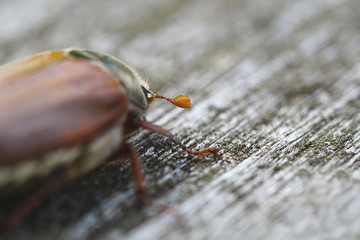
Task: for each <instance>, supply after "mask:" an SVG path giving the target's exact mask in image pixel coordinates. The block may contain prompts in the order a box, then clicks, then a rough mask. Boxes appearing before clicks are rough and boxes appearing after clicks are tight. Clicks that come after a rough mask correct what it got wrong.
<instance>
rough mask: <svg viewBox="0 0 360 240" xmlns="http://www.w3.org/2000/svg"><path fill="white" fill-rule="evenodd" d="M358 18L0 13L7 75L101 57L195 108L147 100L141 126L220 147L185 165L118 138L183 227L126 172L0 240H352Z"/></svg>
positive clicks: (226, 6) (246, 4)
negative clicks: (63, 60)
mask: <svg viewBox="0 0 360 240" xmlns="http://www.w3.org/2000/svg"><path fill="white" fill-rule="evenodd" d="M52 5H57V7H56V8H54V7H50V6H52ZM359 7H360V4H359V2H358V1H356V0H328V1H323V0H304V1H286V0H274V1H266V2H265V1H258V0H255V1H250V0H243V1H236V0H233V1H231V0H224V1H215V0H193V1H180V0H156V1H155V0H152V1H148V0H139V1H134V2H133V1H132V2H130V1H115V0H113V1H106V2H99V1H87V2H86V3H85V2H78V1H77V2H74V1H70V0H64V1H61V2H59V1H56V2H54V1H45V0H43V1H41V0H39V1H37V3H36V4H31V5H29V3H28V1H24V0H18V1H4V2H2V3H0V20H2V22H3V23H4V27H3V28H2V29H0V58H1V61H2V62H3V63H4V62H8V61H10V60H13V59H15V58H18V57H20V56H25V55H29V54H33V53H35V52H37V51H42V50H46V49H55V48H63V47H70V46H77V47H86V48H91V49H98V50H102V51H106V52H109V53H111V54H113V55H115V56H118V57H120V58H121V59H123V60H125V61H126V62H128V63H130V64H131V65H133V66H135V67H136V68H137V69H138V70H139V71H140V72H142V73H143V75H145V76H148V77H149V79H150V84H151V86H152V89H153V90H154V91H159V92H160V94H162V95H166V96H168V97H175V96H177V95H179V94H185V95H189V97H190V98H191V100H192V103H193V107H192V108H191V109H189V110H182V109H177V108H174V107H173V106H171V105H170V104H167V103H166V102H162V101H160V100H159V101H157V102H155V103H154V104H153V106H152V107H151V108H150V109H149V111H148V114H147V115H146V117H147V119H148V120H151V121H153V122H154V123H156V124H158V125H161V126H163V127H165V128H167V129H169V130H171V131H172V132H173V133H174V134H176V135H177V136H178V137H179V138H181V139H183V142H184V143H185V144H186V145H187V146H189V147H190V148H191V149H195V150H198V149H201V148H206V147H210V146H211V147H217V148H219V149H221V151H220V153H221V157H220V158H219V159H216V160H214V159H213V158H212V157H211V156H206V157H200V158H197V157H189V156H188V155H186V154H185V153H183V152H182V151H181V150H180V149H179V147H177V146H175V145H173V144H172V143H171V142H170V141H169V140H166V139H164V138H162V137H160V136H157V135H154V134H151V133H148V132H146V131H140V132H139V133H137V134H135V135H133V136H131V137H130V139H129V142H131V143H133V144H134V146H135V147H136V149H137V151H138V154H139V155H140V157H141V159H142V161H143V164H144V172H145V176H146V183H147V185H148V188H149V191H150V194H151V196H153V198H154V200H155V201H156V202H159V203H164V204H169V205H172V206H176V208H177V209H178V210H179V211H180V212H181V213H182V214H183V218H184V222H183V224H179V223H178V222H176V221H175V219H174V218H172V217H171V216H169V215H167V214H156V213H154V212H153V211H151V209H148V208H146V207H142V206H141V204H140V203H139V202H138V201H137V200H136V197H135V195H134V189H133V186H134V183H133V182H132V175H131V170H130V166H129V162H128V161H126V160H125V159H124V160H121V161H119V162H114V163H111V164H108V165H105V166H103V167H101V168H100V169H98V170H96V171H94V172H92V173H91V174H89V175H87V176H85V177H84V178H82V179H79V180H78V181H76V182H75V183H73V184H72V185H71V186H68V187H65V188H64V189H63V190H62V191H60V192H59V193H57V194H55V195H53V196H52V197H51V198H50V199H49V200H48V201H47V203H45V204H44V205H43V206H42V207H41V208H40V209H38V210H37V211H36V212H34V214H32V215H31V216H30V218H29V219H28V220H27V221H26V222H25V223H24V225H23V226H22V227H21V228H20V229H19V230H18V231H17V232H16V233H14V234H13V235H12V236H10V237H9V238H10V239H15V238H16V239H28V238H32V239H49V237H50V236H51V238H52V239H219V238H221V239H358V238H359V237H360V228H359V226H360V220H359V219H360V194H359V193H360V190H359V189H360V188H359V182H360V181H359V180H360V172H359V158H360V131H359V130H360V127H359V123H360V115H359V110H360V104H359V97H360V81H359V78H360V65H359V62H360V61H359V60H360V45H359V44H358V43H359V40H360V34H359V33H360V25H359V19H360V15H359V13H358V9H359ZM14 9H16V11H17V12H18V15H12V14H11V13H12V12H13V11H14ZM20 16H21V17H20ZM24 22H26V23H27V24H23V23H24Z"/></svg>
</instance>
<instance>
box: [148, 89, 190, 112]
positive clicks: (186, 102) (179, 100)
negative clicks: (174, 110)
mask: <svg viewBox="0 0 360 240" xmlns="http://www.w3.org/2000/svg"><path fill="white" fill-rule="evenodd" d="M150 97H151V98H161V99H165V100H166V101H169V102H171V103H172V104H174V105H176V106H178V107H181V108H191V102H190V98H189V97H188V96H185V95H179V96H177V97H176V98H174V99H170V98H167V97H163V96H160V95H157V94H155V93H153V94H151V96H150Z"/></svg>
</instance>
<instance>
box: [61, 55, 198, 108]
mask: <svg viewBox="0 0 360 240" xmlns="http://www.w3.org/2000/svg"><path fill="white" fill-rule="evenodd" d="M67 51H68V53H69V55H71V56H73V57H77V58H83V59H86V60H88V61H90V62H93V63H94V64H96V63H99V62H101V63H102V64H104V65H105V66H106V67H107V68H109V69H110V70H111V72H112V73H114V74H115V76H116V77H117V78H118V79H119V81H121V84H122V85H123V86H124V87H125V88H126V91H127V97H128V98H129V100H130V103H131V108H132V110H133V111H135V112H137V114H139V115H142V113H143V112H144V111H145V110H146V109H147V108H148V105H149V104H150V103H151V102H152V101H153V100H154V99H155V98H160V99H165V100H167V101H169V102H171V103H172V104H174V105H176V106H178V107H181V108H190V107H191V103H190V99H189V98H188V97H187V96H184V95H179V96H177V97H176V98H174V99H170V98H167V97H163V96H160V95H157V94H154V93H153V92H151V91H150V89H149V84H148V82H147V81H146V80H145V79H144V78H143V77H141V76H140V74H139V73H138V72H137V71H136V70H135V69H134V68H132V67H130V66H129V65H127V64H126V63H124V62H123V61H121V60H119V59H117V58H115V57H113V56H111V55H109V54H106V53H102V52H98V51H93V50H85V49H68V50H67Z"/></svg>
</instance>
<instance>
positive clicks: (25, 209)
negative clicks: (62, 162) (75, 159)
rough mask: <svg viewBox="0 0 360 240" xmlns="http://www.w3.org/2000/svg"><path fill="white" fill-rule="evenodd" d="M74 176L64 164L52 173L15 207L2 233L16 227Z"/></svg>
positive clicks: (2, 228)
mask: <svg viewBox="0 0 360 240" xmlns="http://www.w3.org/2000/svg"><path fill="white" fill-rule="evenodd" d="M71 178H72V174H71V168H70V167H68V166H63V167H61V168H59V169H57V170H56V171H55V172H54V173H53V174H51V175H50V176H49V177H48V178H47V180H46V181H45V183H44V184H43V185H41V186H40V187H39V188H38V189H37V190H35V192H33V193H32V194H31V195H30V196H29V197H28V198H26V199H25V201H23V202H22V204H21V205H20V206H19V207H17V208H16V209H15V211H14V212H12V213H11V214H10V216H9V218H8V219H7V220H6V221H5V223H4V224H3V226H2V227H1V232H2V233H9V232H11V231H13V230H14V229H16V228H17V227H18V226H19V225H20V224H21V222H22V221H23V220H24V219H25V218H26V217H27V216H28V215H29V214H30V213H31V212H32V210H34V209H35V208H36V207H37V206H38V205H40V203H41V202H42V201H43V200H44V199H45V198H46V197H47V196H48V195H49V194H51V193H53V192H55V191H56V190H57V189H59V188H60V187H61V186H62V185H63V184H64V183H65V182H66V181H68V180H69V179H71Z"/></svg>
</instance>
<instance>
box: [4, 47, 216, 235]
mask: <svg viewBox="0 0 360 240" xmlns="http://www.w3.org/2000/svg"><path fill="white" fill-rule="evenodd" d="M156 98H158V99H164V100H167V101H169V102H171V103H172V104H174V105H176V106H178V107H181V108H190V107H191V103H190V99H189V98H188V97H187V96H184V95H179V96H177V97H176V98H174V99H170V98H167V97H163V96H160V95H157V94H155V93H153V92H151V91H150V89H149V85H148V83H147V81H145V80H144V78H143V77H142V76H141V75H140V74H139V73H138V72H137V71H136V70H135V69H134V68H132V67H130V66H129V65H127V64H126V63H124V62H123V61H121V60H119V59H117V58H115V57H113V56H111V55H108V54H106V53H102V52H99V51H93V50H87V49H75V48H69V49H63V50H57V51H47V52H43V53H39V54H37V55H34V56H30V57H28V58H25V59H22V60H18V61H15V62H12V63H9V64H7V65H4V66H3V67H1V68H0V197H2V196H7V195H11V194H14V192H18V191H20V192H21V191H23V190H22V189H25V186H27V185H33V184H36V185H37V187H36V190H34V191H33V192H32V193H31V194H29V196H27V197H26V199H25V200H24V201H23V203H22V204H20V206H19V207H17V208H16V209H15V210H14V212H13V213H11V214H10V215H9V217H8V218H7V220H6V221H5V223H4V224H3V227H4V229H7V230H9V229H14V228H16V227H17V226H18V225H19V224H21V222H22V220H23V219H24V218H25V217H26V216H27V215H28V214H29V213H30V212H31V211H32V210H33V209H34V208H36V207H37V206H38V205H39V204H40V203H41V202H42V201H43V200H44V199H45V198H46V196H47V195H49V194H51V193H53V192H54V191H56V190H57V189H58V188H59V187H61V186H62V185H63V184H64V183H66V182H68V181H69V180H72V179H76V178H77V177H79V176H81V175H83V174H85V173H87V172H89V171H91V170H93V169H95V168H96V167H98V166H100V165H101V164H103V163H106V162H107V161H109V160H111V159H116V156H119V155H125V156H127V157H129V159H130V161H131V166H132V170H133V175H134V179H135V183H136V188H137V192H138V193H139V196H140V198H141V199H142V200H143V202H144V203H146V204H148V205H153V203H152V201H151V199H150V198H149V197H148V195H147V191H146V187H145V184H144V179H143V175H142V171H141V164H140V162H139V159H138V157H137V155H136V152H135V150H134V148H133V147H132V146H131V145H130V144H129V143H127V142H126V141H125V140H124V136H125V135H127V134H130V133H133V132H134V131H136V130H137V129H139V128H144V129H147V130H150V131H152V132H156V133H159V134H161V135H164V136H165V137H168V138H169V139H170V140H172V141H173V142H174V143H176V144H178V145H179V146H180V147H181V148H182V149H183V150H184V151H186V152H187V153H189V154H192V155H201V154H205V153H211V154H213V155H214V156H215V157H216V155H217V153H218V150H217V149H215V148H207V149H204V150H200V151H191V150H189V149H188V148H187V147H186V146H185V145H183V144H182V143H181V142H180V140H179V139H178V138H177V137H176V136H174V135H173V134H172V133H171V132H169V131H168V130H165V129H164V128H162V127H160V126H157V125H155V124H153V123H151V122H148V121H147V120H146V119H145V117H143V115H144V113H145V111H146V109H147V108H148V106H149V104H150V103H151V102H152V101H153V100H154V99H156ZM30 183H31V184H30Z"/></svg>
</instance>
